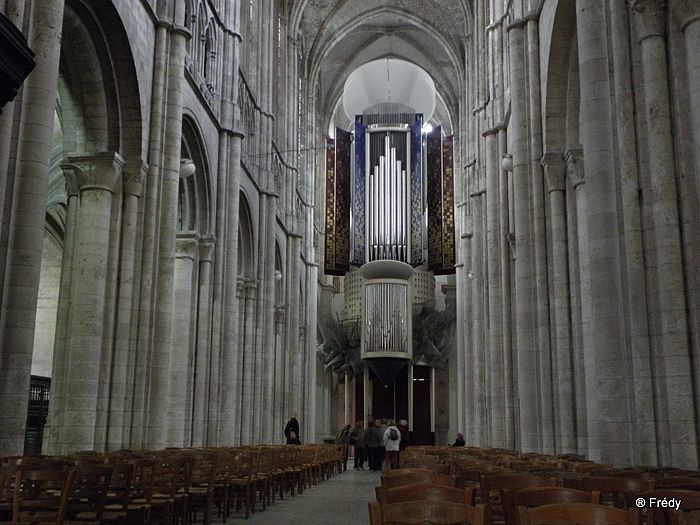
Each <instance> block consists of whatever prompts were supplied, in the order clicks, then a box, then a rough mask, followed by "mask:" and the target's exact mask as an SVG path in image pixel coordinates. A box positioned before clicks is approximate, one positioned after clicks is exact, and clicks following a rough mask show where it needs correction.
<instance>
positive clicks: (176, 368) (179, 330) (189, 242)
mask: <svg viewBox="0 0 700 525" xmlns="http://www.w3.org/2000/svg"><path fill="white" fill-rule="evenodd" d="M198 245H199V238H198V236H197V235H196V234H191V233H182V232H181V233H179V234H178V236H177V242H176V245H175V278H174V280H173V282H174V289H173V328H172V334H173V335H172V342H171V344H170V359H169V369H168V373H169V378H168V384H169V387H170V388H169V391H168V417H167V435H166V439H165V443H166V446H168V447H183V446H189V445H190V442H189V441H190V439H189V436H186V429H187V426H188V415H190V413H191V411H190V405H189V402H191V400H192V398H191V395H192V386H193V384H194V377H193V375H192V371H191V369H190V366H189V364H190V360H191V357H192V355H191V354H192V349H193V347H194V341H193V337H192V335H193V334H192V330H193V317H194V316H196V308H197V302H196V293H195V290H196V277H195V273H196V272H195V267H196V264H197V262H196V255H197V249H198Z"/></svg>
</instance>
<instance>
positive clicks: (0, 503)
mask: <svg viewBox="0 0 700 525" xmlns="http://www.w3.org/2000/svg"><path fill="white" fill-rule="evenodd" d="M15 473H16V470H15V469H14V468H13V467H9V466H7V464H6V465H5V466H4V467H0V523H2V522H3V521H9V520H11V519H12V499H13V497H14V493H15Z"/></svg>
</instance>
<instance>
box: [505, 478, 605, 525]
mask: <svg viewBox="0 0 700 525" xmlns="http://www.w3.org/2000/svg"><path fill="white" fill-rule="evenodd" d="M501 501H502V503H503V516H504V518H505V523H506V525H520V522H519V521H518V511H517V507H527V508H531V507H541V506H542V505H551V504H554V503H598V497H597V495H596V494H594V493H592V492H585V491H583V490H576V489H567V488H564V487H527V488H523V489H517V490H509V491H505V492H503V493H501Z"/></svg>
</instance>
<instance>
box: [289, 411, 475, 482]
mask: <svg viewBox="0 0 700 525" xmlns="http://www.w3.org/2000/svg"><path fill="white" fill-rule="evenodd" d="M284 437H285V438H286V440H287V444H288V445H299V444H301V441H300V438H299V421H297V414H296V412H292V414H291V416H290V418H289V421H287V424H286V426H285V427H284ZM408 437H409V434H408V422H407V421H406V420H405V419H401V420H399V422H398V423H397V422H396V421H395V420H394V419H389V420H388V421H387V420H384V421H383V420H381V419H379V418H377V419H374V420H370V421H368V423H367V428H364V424H363V422H362V421H358V422H357V423H355V425H354V426H353V427H352V428H351V427H350V425H349V424H347V425H345V426H344V427H343V428H341V429H340V430H339V431H338V433H337V434H336V436H335V443H336V444H339V445H346V447H345V455H344V458H343V469H344V470H345V469H347V461H348V452H349V448H350V447H351V446H352V447H353V448H354V457H355V470H364V469H365V463H367V466H368V467H369V470H371V471H372V472H380V471H382V467H383V466H384V464H385V463H386V467H387V468H388V469H396V468H399V452H400V451H401V450H403V449H404V448H406V446H407V445H408V444H409V439H408ZM452 445H453V446H458V447H459V446H462V447H463V446H464V445H465V441H464V436H463V435H462V434H457V437H456V439H455V442H454V443H453V444H452Z"/></svg>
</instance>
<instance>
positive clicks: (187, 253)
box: [175, 232, 199, 261]
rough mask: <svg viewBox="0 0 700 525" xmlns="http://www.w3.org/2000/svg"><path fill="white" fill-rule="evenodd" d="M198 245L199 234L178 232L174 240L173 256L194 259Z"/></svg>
mask: <svg viewBox="0 0 700 525" xmlns="http://www.w3.org/2000/svg"><path fill="white" fill-rule="evenodd" d="M198 246H199V235H197V234H196V233H189V232H188V233H178V234H177V238H176V240H175V258H176V259H190V260H192V261H194V258H195V255H196V254H197V247H198Z"/></svg>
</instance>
